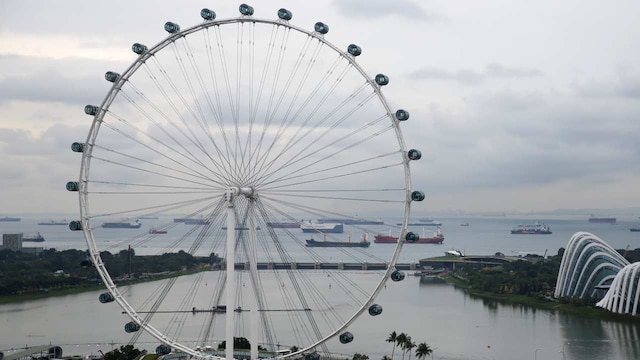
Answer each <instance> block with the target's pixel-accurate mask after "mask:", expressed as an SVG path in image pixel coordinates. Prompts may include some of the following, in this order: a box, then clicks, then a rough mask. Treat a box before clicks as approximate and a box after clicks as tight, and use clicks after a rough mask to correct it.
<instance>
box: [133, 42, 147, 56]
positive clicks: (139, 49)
mask: <svg viewBox="0 0 640 360" xmlns="http://www.w3.org/2000/svg"><path fill="white" fill-rule="evenodd" d="M147 50H149V49H148V48H147V47H146V46H144V45H142V44H140V43H135V44H133V45H131V51H133V52H134V53H136V54H138V55H142V54H144V53H146V52H147Z"/></svg>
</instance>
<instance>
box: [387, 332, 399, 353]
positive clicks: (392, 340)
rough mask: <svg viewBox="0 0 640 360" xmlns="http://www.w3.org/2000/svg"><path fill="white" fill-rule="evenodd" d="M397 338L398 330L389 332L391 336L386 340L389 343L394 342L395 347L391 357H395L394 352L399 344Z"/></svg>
mask: <svg viewBox="0 0 640 360" xmlns="http://www.w3.org/2000/svg"><path fill="white" fill-rule="evenodd" d="M397 339H398V334H396V331H395V330H394V331H393V332H392V333H391V334H389V337H388V338H387V340H386V341H387V342H388V343H393V349H392V350H391V359H393V352H394V351H395V350H396V346H398V344H396V342H397Z"/></svg>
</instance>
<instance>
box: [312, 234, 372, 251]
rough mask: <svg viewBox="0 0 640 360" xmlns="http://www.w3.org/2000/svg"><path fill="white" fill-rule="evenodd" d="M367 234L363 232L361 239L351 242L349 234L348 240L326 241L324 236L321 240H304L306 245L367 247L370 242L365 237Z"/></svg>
mask: <svg viewBox="0 0 640 360" xmlns="http://www.w3.org/2000/svg"><path fill="white" fill-rule="evenodd" d="M367 238H368V236H367V234H366V233H365V234H364V235H363V236H362V239H361V240H360V241H358V242H351V236H349V241H327V240H326V237H325V239H323V240H322V241H316V240H313V239H308V240H305V241H306V242H307V245H306V246H307V247H360V248H367V247H369V245H371V243H370V242H369V240H368V239H367Z"/></svg>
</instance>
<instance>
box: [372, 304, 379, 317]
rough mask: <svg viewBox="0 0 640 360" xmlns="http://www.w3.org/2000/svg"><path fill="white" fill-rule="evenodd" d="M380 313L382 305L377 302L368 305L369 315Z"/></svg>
mask: <svg viewBox="0 0 640 360" xmlns="http://www.w3.org/2000/svg"><path fill="white" fill-rule="evenodd" d="M380 314H382V306H380V305H378V304H372V305H371V306H369V315H371V316H378V315H380Z"/></svg>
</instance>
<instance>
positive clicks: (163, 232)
mask: <svg viewBox="0 0 640 360" xmlns="http://www.w3.org/2000/svg"><path fill="white" fill-rule="evenodd" d="M166 233H167V230H160V229H155V228H151V229H149V234H154V235H162V234H166Z"/></svg>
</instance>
